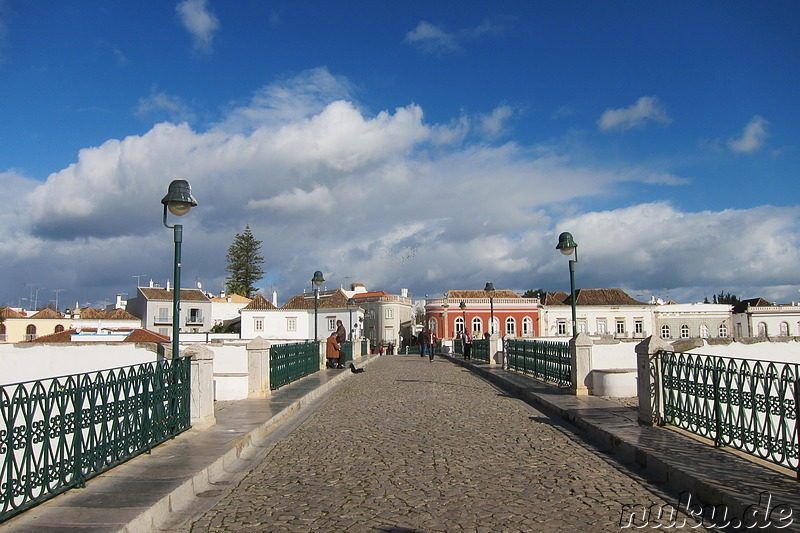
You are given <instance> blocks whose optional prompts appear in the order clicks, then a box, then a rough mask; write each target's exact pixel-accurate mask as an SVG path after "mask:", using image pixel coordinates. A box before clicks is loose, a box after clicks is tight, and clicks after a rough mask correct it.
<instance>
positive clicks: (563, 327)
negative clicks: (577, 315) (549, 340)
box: [556, 320, 567, 335]
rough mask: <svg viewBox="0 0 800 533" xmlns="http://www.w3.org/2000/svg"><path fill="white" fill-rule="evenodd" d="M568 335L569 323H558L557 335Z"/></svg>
mask: <svg viewBox="0 0 800 533" xmlns="http://www.w3.org/2000/svg"><path fill="white" fill-rule="evenodd" d="M566 334H567V321H566V320H559V321H558V322H557V323H556V335H566Z"/></svg>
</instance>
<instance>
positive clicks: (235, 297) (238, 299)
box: [211, 294, 252, 304]
mask: <svg viewBox="0 0 800 533" xmlns="http://www.w3.org/2000/svg"><path fill="white" fill-rule="evenodd" d="M228 298H230V300H231V301H230V302H228ZM211 301H212V302H216V303H222V304H226V303H232V304H247V303H250V302H251V301H252V300H251V299H250V298H245V297H244V296H242V295H241V294H229V295H227V296H226V297H224V298H218V297H215V298H211Z"/></svg>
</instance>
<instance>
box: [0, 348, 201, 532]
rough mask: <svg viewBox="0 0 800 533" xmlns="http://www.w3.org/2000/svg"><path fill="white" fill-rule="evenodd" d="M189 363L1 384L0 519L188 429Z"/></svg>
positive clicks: (164, 362) (81, 483)
mask: <svg viewBox="0 0 800 533" xmlns="http://www.w3.org/2000/svg"><path fill="white" fill-rule="evenodd" d="M190 365H191V361H190V359H188V358H182V359H176V360H162V361H157V362H153V363H144V364H140V365H134V366H129V367H122V368H114V369H110V370H100V371H96V372H91V373H87V374H76V375H70V376H60V377H54V378H47V379H42V380H37V381H27V382H24V383H15V384H11V385H2V386H0V522H1V521H3V520H6V519H8V518H10V517H11V516H14V515H16V514H18V513H20V512H22V511H24V510H26V509H28V508H30V507H32V506H34V505H36V504H38V503H41V502H43V501H45V500H47V499H49V498H52V497H53V496H55V495H57V494H60V493H62V492H64V491H66V490H69V489H70V488H73V487H83V486H84V485H85V482H86V480H87V479H90V478H92V477H94V476H96V475H98V474H100V473H102V472H105V471H106V470H109V469H110V468H112V467H114V466H116V465H118V464H120V463H122V462H124V461H126V460H128V459H130V458H132V457H135V456H136V455H139V454H141V453H143V452H149V451H150V450H151V449H152V448H153V447H154V446H156V445H158V444H160V443H162V442H164V441H166V440H168V439H170V438H172V437H174V436H175V435H177V434H179V433H181V432H182V431H185V430H187V429H189V428H190V427H191V426H190V395H191V384H190V377H191V366H190Z"/></svg>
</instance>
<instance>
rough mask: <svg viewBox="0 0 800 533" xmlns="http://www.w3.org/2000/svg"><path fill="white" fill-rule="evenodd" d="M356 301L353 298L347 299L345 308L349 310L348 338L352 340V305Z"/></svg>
mask: <svg viewBox="0 0 800 533" xmlns="http://www.w3.org/2000/svg"><path fill="white" fill-rule="evenodd" d="M355 303H356V299H355V298H350V299H349V300H347V310H348V311H349V312H350V340H351V341H352V340H353V306H354V305H355Z"/></svg>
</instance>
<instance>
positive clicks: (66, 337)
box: [25, 329, 77, 342]
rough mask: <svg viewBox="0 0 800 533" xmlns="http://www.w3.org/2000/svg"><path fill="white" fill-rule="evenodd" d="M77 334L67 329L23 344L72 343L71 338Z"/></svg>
mask: <svg viewBox="0 0 800 533" xmlns="http://www.w3.org/2000/svg"><path fill="white" fill-rule="evenodd" d="M75 333H77V332H76V331H75V330H74V329H67V330H64V331H59V332H58V333H51V334H50V335H42V336H41V337H36V338H35V339H32V340H29V341H25V342H72V336H73V335H74V334H75Z"/></svg>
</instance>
